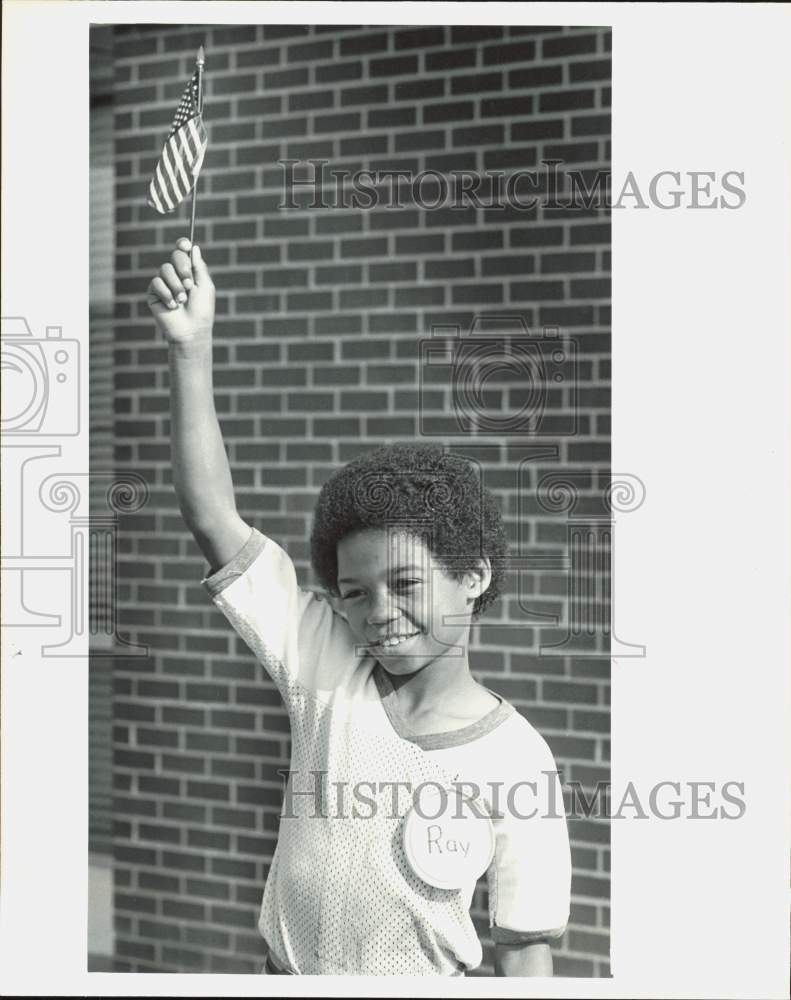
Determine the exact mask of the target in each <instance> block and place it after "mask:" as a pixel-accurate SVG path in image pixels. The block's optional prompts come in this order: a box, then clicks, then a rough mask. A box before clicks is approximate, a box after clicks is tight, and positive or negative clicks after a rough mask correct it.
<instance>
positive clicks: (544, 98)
mask: <svg viewBox="0 0 791 1000" xmlns="http://www.w3.org/2000/svg"><path fill="white" fill-rule="evenodd" d="M594 101H595V91H593V90H559V91H548V92H547V93H544V94H540V95H539V110H540V111H542V112H544V111H574V110H576V109H578V108H592V107H594Z"/></svg>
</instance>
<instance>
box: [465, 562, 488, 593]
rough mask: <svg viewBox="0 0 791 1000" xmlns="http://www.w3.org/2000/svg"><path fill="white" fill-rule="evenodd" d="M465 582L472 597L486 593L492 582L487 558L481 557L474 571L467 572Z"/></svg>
mask: <svg viewBox="0 0 791 1000" xmlns="http://www.w3.org/2000/svg"><path fill="white" fill-rule="evenodd" d="M467 581H468V585H469V588H470V591H471V593H472V595H473V596H474V597H480V596H481V594H485V593H486V591H487V590H488V588H489V584H490V583H491V582H492V564H491V562H490V560H489V557H488V556H483V557H482V558H481V559H479V560H478V565H477V566H476V567H475V569H471V570H469V571H468V573H467Z"/></svg>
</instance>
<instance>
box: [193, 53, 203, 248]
mask: <svg viewBox="0 0 791 1000" xmlns="http://www.w3.org/2000/svg"><path fill="white" fill-rule="evenodd" d="M196 62H197V64H198V112H199V113H200V114H201V115H202V114H203V64H204V63H205V62H206V57H205V55H204V52H203V46H202V45H201V47H200V48H199V49H198V58H197V60H196ZM197 200H198V178H197V177H196V178H195V183H194V184H193V185H192V213H191V215H190V244H192V243H193V242H194V239H195V202H196V201H197Z"/></svg>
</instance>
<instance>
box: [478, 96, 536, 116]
mask: <svg viewBox="0 0 791 1000" xmlns="http://www.w3.org/2000/svg"><path fill="white" fill-rule="evenodd" d="M532 113H533V98H532V96H530V95H529V94H525V95H520V96H519V97H497V98H494V97H491V98H489V97H487V98H485V99H484V100H482V101H481V115H483V117H484V118H501V117H503V116H505V115H508V116H512V115H513V116H514V117H520V116H527V115H530V114H532Z"/></svg>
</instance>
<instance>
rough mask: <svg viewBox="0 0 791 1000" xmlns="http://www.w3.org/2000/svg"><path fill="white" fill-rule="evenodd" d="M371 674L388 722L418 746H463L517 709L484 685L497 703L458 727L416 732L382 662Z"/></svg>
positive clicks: (376, 665)
mask: <svg viewBox="0 0 791 1000" xmlns="http://www.w3.org/2000/svg"><path fill="white" fill-rule="evenodd" d="M373 678H374V683H375V684H376V688H377V691H378V692H379V697H380V698H381V701H382V707H383V708H384V710H385V714H386V715H387V718H388V719H389V721H390V724H391V726H392V727H393V729H394V730H395V731H396V733H397V734H398V735H399V736H400V737H401V739H404V740H408V741H409V742H410V743H415V744H417V746H419V747H420V748H421V750H444V749H446V748H447V747H457V746H462V745H463V744H464V743H471V742H472V741H473V740H477V739H480V737H481V736H486V734H487V733H490V732H491V731H492V730H493V729H496V728H497V726H499V725H500V723H502V722H504V721H505V720H506V719H507V718H509V717H510V716H511V715H513V713H514V712H515V711H516V709H515V708H514V707H513V705H511V704H510V703H509V702H507V701H506V700H505V698H503V697H501V696H500V695H499V694H497V692H496V691H491V690H489V688H485V690H486V691H489V694H492V695H494V697H495V698H497V700H498V702H499V704H498V705H496V706H495V707H494V708H493V709H492V710H491V711H490V712H487V713H486V715H484V716H482V717H481V718H480V719H478V720H476V721H475V722H471V723H470V724H469V725H468V726H462V727H461V729H448V730H446V731H445V732H441V733H415V732H413V731H412V730H411V729H410V727H409V724H408V723H407V721H406V719H405V718H404V715H403V713H402V712H401V707H400V706H399V704H398V694H397V692H396V689H395V688H394V687H393V683H392V681H391V680H390V678H389V677H388V675H387V671H386V670H385V669H384V667H383V666H382V665H381V663H378V662H377V663H375V664H374V668H373Z"/></svg>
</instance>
